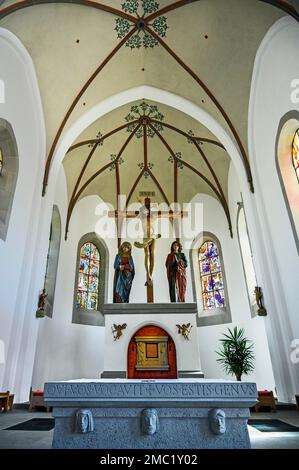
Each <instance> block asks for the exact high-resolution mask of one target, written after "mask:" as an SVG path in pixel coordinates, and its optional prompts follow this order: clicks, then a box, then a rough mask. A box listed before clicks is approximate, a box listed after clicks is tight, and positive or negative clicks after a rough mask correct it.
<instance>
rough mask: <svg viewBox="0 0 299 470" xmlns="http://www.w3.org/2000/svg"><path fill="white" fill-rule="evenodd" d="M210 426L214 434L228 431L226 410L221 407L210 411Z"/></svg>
mask: <svg viewBox="0 0 299 470" xmlns="http://www.w3.org/2000/svg"><path fill="white" fill-rule="evenodd" d="M209 418H210V426H211V429H212V431H213V433H214V434H224V433H225V432H226V422H225V412H224V410H220V409H213V410H211V411H210V415H209Z"/></svg>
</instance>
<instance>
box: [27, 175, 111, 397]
mask: <svg viewBox="0 0 299 470" xmlns="http://www.w3.org/2000/svg"><path fill="white" fill-rule="evenodd" d="M99 202H100V199H99V198H98V197H96V196H92V197H88V198H85V199H83V200H82V201H80V202H79V204H78V205H77V206H76V208H75V210H74V213H73V217H72V222H71V225H70V231H69V236H68V240H67V241H65V240H64V230H65V220H66V213H67V192H66V180H65V173H64V169H63V167H62V166H61V168H60V172H59V176H58V180H57V184H56V188H55V199H54V204H56V205H57V206H58V208H59V212H60V215H61V220H62V237H61V245H60V254H59V261H58V271H57V281H56V289H55V299H54V305H53V317H52V319H50V318H48V317H45V318H42V319H39V322H40V328H39V336H38V342H37V347H36V356H35V363H34V372H33V379H32V386H33V388H35V389H36V388H41V389H43V387H44V383H45V382H46V381H49V380H63V379H64V380H68V379H76V378H81V377H84V378H94V377H98V374H99V372H100V371H101V370H102V369H103V361H104V328H102V327H96V326H86V325H78V324H74V323H72V315H73V298H74V285H75V275H76V259H77V248H78V242H79V240H80V238H81V237H82V236H83V235H84V234H85V233H89V232H94V230H95V224H96V221H97V217H96V216H95V208H96V206H97V205H98V203H99Z"/></svg>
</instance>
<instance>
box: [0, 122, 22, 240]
mask: <svg viewBox="0 0 299 470" xmlns="http://www.w3.org/2000/svg"><path fill="white" fill-rule="evenodd" d="M0 153H1V160H2V165H1V167H2V168H1V174H0V238H2V240H4V241H5V240H6V236H7V231H8V226H9V219H10V214H11V210H12V205H13V199H14V194H15V188H16V183H17V178H18V167H19V161H18V160H19V156H18V147H17V141H16V138H15V135H14V132H13V129H12V126H11V125H10V124H9V122H8V121H6V120H5V119H2V118H0Z"/></svg>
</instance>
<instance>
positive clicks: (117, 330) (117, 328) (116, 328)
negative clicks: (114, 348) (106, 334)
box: [111, 323, 127, 341]
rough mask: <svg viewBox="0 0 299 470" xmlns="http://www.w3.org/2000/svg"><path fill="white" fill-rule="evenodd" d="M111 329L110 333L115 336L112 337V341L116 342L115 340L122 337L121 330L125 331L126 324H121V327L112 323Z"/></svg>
mask: <svg viewBox="0 0 299 470" xmlns="http://www.w3.org/2000/svg"><path fill="white" fill-rule="evenodd" d="M111 328H112V333H115V335H113V338H114V341H116V340H117V339H119V338H120V337H121V336H122V335H123V332H122V330H125V329H126V328H127V324H126V323H123V324H122V325H116V324H115V323H114V324H113V327H111ZM113 328H114V329H113Z"/></svg>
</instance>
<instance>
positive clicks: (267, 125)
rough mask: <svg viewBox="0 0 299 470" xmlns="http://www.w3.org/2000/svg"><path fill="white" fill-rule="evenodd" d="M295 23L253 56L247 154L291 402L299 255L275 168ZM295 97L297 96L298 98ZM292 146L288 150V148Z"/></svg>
mask: <svg viewBox="0 0 299 470" xmlns="http://www.w3.org/2000/svg"><path fill="white" fill-rule="evenodd" d="M298 47H299V29H298V23H297V22H296V21H295V20H293V19H291V18H288V17H285V18H282V19H281V20H279V21H278V22H276V23H275V24H274V25H273V27H272V28H271V29H270V30H269V31H268V33H267V35H266V37H265V38H264V40H263V42H262V44H261V46H260V49H259V51H258V53H257V56H256V61H255V66H254V71H253V80H252V87H251V96H250V106H249V156H250V160H251V166H252V171H253V177H254V184H255V196H254V198H255V203H256V212H255V213H253V214H250V218H251V223H250V224H249V229H251V230H252V228H253V226H254V224H255V227H258V226H259V227H260V229H256V230H252V235H253V236H252V239H255V240H254V247H256V253H257V258H256V259H257V267H258V271H259V276H260V280H261V282H262V286H263V288H264V295H265V302H266V306H267V308H268V311H269V315H268V317H266V319H265V324H266V329H267V335H268V338H269V346H270V351H271V357H272V362H273V367H274V373H275V379H276V384H277V388H278V393H279V397H280V399H281V400H283V401H292V400H294V395H295V393H297V392H298V387H299V365H298V363H297V364H294V363H292V361H291V359H290V354H291V351H292V348H291V342H292V340H293V339H295V338H298V337H299V316H298V278H299V259H298V255H297V250H296V245H295V240H294V237H293V233H292V229H291V224H290V220H289V216H288V212H287V208H286V205H285V201H284V198H283V193H282V190H281V187H280V182H279V177H278V174H277V168H276V162H275V160H276V155H275V144H276V137H277V131H278V126H279V122H280V120H281V118H282V117H283V116H284V115H285V114H286V113H287V112H288V111H291V110H297V111H298V109H299V103H298V102H295V101H293V102H292V100H291V94H292V92H293V91H294V88H292V87H291V84H292V82H293V80H294V79H298V78H299V63H298V61H297V60H294V58H296V57H297V56H298ZM297 101H298V100H297ZM290 150H291V149H290Z"/></svg>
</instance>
